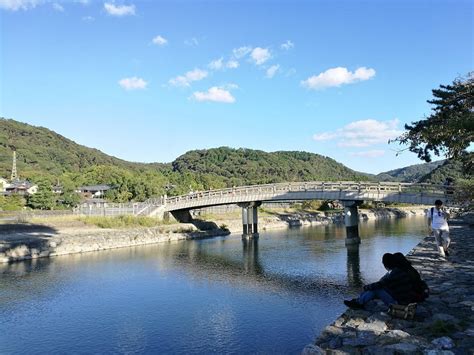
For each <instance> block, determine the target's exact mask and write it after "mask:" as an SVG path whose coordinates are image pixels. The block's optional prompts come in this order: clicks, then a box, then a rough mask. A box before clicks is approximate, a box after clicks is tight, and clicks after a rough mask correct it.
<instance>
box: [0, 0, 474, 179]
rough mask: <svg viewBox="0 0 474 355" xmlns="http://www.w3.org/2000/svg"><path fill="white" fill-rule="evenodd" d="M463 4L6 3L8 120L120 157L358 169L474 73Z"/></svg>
mask: <svg viewBox="0 0 474 355" xmlns="http://www.w3.org/2000/svg"><path fill="white" fill-rule="evenodd" d="M472 10H473V5H472V2H470V1H436V0H435V1H415V0H412V1H383V2H382V1H375V0H374V1H337V0H336V1H298V0H295V1H276V0H275V1H269V0H267V1H258V0H257V1H184V0H181V1H179V0H177V1H112V0H109V1H101V2H99V1H93V0H90V1H86V0H81V1H80V0H77V1H72V0H70V1H60V0H58V1H47V0H0V21H1V55H0V58H1V72H0V80H1V85H0V90H1V91H0V115H1V116H3V117H8V118H13V119H16V120H19V121H22V122H26V123H30V124H33V125H39V126H44V127H47V128H49V129H52V130H54V131H56V132H58V133H60V134H62V135H64V136H66V137H68V138H70V139H72V140H74V141H76V142H77V143H80V144H83V145H86V146H89V147H94V148H98V149H100V150H102V151H104V152H105V153H107V154H111V155H114V156H117V157H120V158H122V159H126V160H131V161H144V162H156V161H157V162H169V161H172V160H173V159H175V158H176V157H178V156H179V155H181V154H183V153H185V152H186V151H188V150H192V149H201V148H211V147H218V146H230V147H246V148H254V149H261V150H265V151H277V150H304V151H309V152H314V153H318V154H322V155H326V156H330V157H332V158H334V159H336V160H337V161H340V162H342V163H343V164H345V165H347V166H349V167H351V168H353V169H356V170H359V171H365V172H373V173H377V172H381V171H386V170H390V169H394V168H398V167H402V166H406V165H410V164H416V163H419V160H418V159H417V158H416V156H415V155H414V154H411V153H408V152H404V153H403V154H402V155H400V156H398V157H396V156H395V150H396V149H397V146H394V145H391V146H389V145H388V144H387V143H386V142H387V140H388V139H389V138H393V137H395V136H397V135H398V134H400V133H401V132H402V131H403V125H404V124H405V123H409V122H412V121H416V120H419V119H422V118H423V117H425V116H426V115H429V113H430V105H429V104H427V103H426V100H428V99H430V98H431V89H433V88H436V87H438V85H439V84H448V83H451V82H452V81H453V80H454V79H455V78H456V77H458V76H459V75H464V74H466V73H467V72H469V71H470V70H473V68H474V66H473V44H472V43H473V11H472Z"/></svg>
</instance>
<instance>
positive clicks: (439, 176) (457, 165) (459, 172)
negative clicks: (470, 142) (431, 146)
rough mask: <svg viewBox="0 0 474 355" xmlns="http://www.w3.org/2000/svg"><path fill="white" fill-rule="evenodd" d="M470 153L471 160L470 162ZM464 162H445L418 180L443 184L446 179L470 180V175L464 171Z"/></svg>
mask: <svg viewBox="0 0 474 355" xmlns="http://www.w3.org/2000/svg"><path fill="white" fill-rule="evenodd" d="M472 157H473V155H472V153H471V160H472ZM465 164H466V163H465V162H463V161H461V160H446V161H444V163H443V164H442V165H440V166H438V167H437V168H436V169H434V170H432V171H431V172H429V173H428V174H426V175H425V176H423V177H422V178H421V179H420V182H426V183H432V184H443V183H444V182H445V181H446V178H451V179H453V180H454V181H457V180H459V179H472V175H469V173H468V172H467V170H466V167H465Z"/></svg>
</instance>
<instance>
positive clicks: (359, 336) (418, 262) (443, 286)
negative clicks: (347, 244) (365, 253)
mask: <svg viewBox="0 0 474 355" xmlns="http://www.w3.org/2000/svg"><path fill="white" fill-rule="evenodd" d="M469 218H470V222H469V223H468V222H467V220H468V219H467V217H466V218H464V219H462V218H461V219H455V220H452V221H451V238H452V244H451V247H450V249H451V255H450V256H449V257H448V259H447V260H443V259H441V258H440V257H439V255H438V253H437V252H436V251H435V246H434V238H433V237H427V238H425V239H424V240H423V241H421V242H420V243H419V244H418V245H417V246H416V247H415V248H414V249H413V250H412V251H411V252H410V253H409V254H408V255H407V257H408V259H409V260H410V261H411V262H412V264H413V266H414V267H415V268H416V269H417V270H419V271H420V272H421V274H422V277H423V279H424V280H425V281H426V282H427V284H428V286H429V288H430V292H431V293H430V297H429V298H428V299H427V300H426V301H425V302H423V303H420V304H419V305H418V307H417V311H416V315H415V318H414V320H404V319H398V318H392V317H391V316H389V315H388V314H387V313H386V307H384V305H383V303H381V302H370V303H369V304H368V305H367V306H366V309H364V310H352V309H348V310H347V311H346V312H344V313H343V314H342V315H341V316H340V317H338V318H337V319H336V320H335V321H334V322H333V323H332V324H331V325H329V326H327V327H326V328H325V329H324V331H323V332H322V333H321V334H320V336H319V337H318V338H317V339H316V341H315V343H314V344H311V345H308V346H307V347H306V348H305V349H304V350H303V354H433V355H435V354H445V355H447V354H473V353H474V262H473V259H472V255H474V238H473V237H474V226H473V225H472V215H471V216H470V217H469ZM353 296H356V295H353ZM341 302H342V300H341Z"/></svg>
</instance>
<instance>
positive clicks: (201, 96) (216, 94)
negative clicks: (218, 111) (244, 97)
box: [191, 86, 235, 104]
mask: <svg viewBox="0 0 474 355" xmlns="http://www.w3.org/2000/svg"><path fill="white" fill-rule="evenodd" d="M191 98H192V99H194V100H196V101H199V102H203V101H211V102H222V103H226V104H232V103H234V102H235V97H234V96H232V94H231V93H230V91H229V90H226V89H225V88H223V87H218V86H213V87H211V88H210V89H209V90H207V91H196V92H195V93H193V95H192V96H191Z"/></svg>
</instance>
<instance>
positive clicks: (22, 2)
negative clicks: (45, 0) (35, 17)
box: [0, 0, 42, 11]
mask: <svg viewBox="0 0 474 355" xmlns="http://www.w3.org/2000/svg"><path fill="white" fill-rule="evenodd" d="M41 2H42V1H41V0H0V8H2V9H6V10H11V11H17V10H29V9H33V8H35V7H36V5H38V4H40V3H41Z"/></svg>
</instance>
